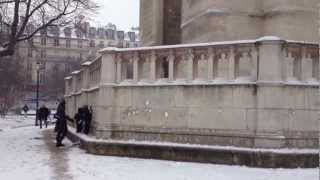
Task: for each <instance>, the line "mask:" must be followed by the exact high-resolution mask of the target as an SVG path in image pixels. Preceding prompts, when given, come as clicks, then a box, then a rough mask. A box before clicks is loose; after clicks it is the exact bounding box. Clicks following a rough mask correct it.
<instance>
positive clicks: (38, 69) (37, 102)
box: [35, 62, 40, 126]
mask: <svg viewBox="0 0 320 180" xmlns="http://www.w3.org/2000/svg"><path fill="white" fill-rule="evenodd" d="M36 70H37V90H36V122H35V125H36V126H38V119H39V117H38V109H39V84H40V77H39V76H40V62H37V65H36Z"/></svg>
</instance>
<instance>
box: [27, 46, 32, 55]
mask: <svg viewBox="0 0 320 180" xmlns="http://www.w3.org/2000/svg"><path fill="white" fill-rule="evenodd" d="M28 57H32V49H31V48H29V49H28Z"/></svg>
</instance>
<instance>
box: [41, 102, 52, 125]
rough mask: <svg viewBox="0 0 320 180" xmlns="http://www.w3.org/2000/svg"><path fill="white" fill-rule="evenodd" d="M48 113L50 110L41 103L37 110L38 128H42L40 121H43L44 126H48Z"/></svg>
mask: <svg viewBox="0 0 320 180" xmlns="http://www.w3.org/2000/svg"><path fill="white" fill-rule="evenodd" d="M49 115H50V110H49V109H48V108H47V107H46V106H45V105H43V106H42V107H41V108H40V109H39V111H38V118H39V121H40V128H42V121H43V122H44V124H45V126H46V128H47V127H48V117H49Z"/></svg>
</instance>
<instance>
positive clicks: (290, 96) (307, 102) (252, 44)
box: [66, 37, 319, 147]
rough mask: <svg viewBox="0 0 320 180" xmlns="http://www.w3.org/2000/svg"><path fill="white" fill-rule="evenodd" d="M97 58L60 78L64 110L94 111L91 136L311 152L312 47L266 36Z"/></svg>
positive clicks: (315, 49)
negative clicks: (88, 108)
mask: <svg viewBox="0 0 320 180" xmlns="http://www.w3.org/2000/svg"><path fill="white" fill-rule="evenodd" d="M100 53H101V56H100V57H98V58H97V59H96V60H94V61H92V62H86V63H84V64H83V65H82V69H81V71H76V72H74V73H72V74H71V76H70V77H68V78H66V99H67V113H68V114H69V115H70V116H73V115H74V113H75V112H76V109H77V108H79V107H81V106H83V105H89V106H92V107H93V110H94V115H93V117H94V120H93V133H94V134H96V135H97V136H100V137H102V138H115V139H128V138H129V139H130V138H133V139H137V140H157V141H173V142H188V143H200V144H221V142H222V140H221V139H219V138H222V137H224V138H227V137H229V138H230V139H228V138H227V139H226V140H225V141H224V143H222V144H226V145H236V146H247V147H252V146H254V147H302V146H306V147H316V146H317V139H316V138H317V137H316V135H315V134H316V130H315V128H314V127H317V125H316V122H317V121H316V115H315V114H316V112H317V110H319V104H318V103H317V102H316V99H317V97H316V95H317V86H319V46H318V45H317V44H315V43H306V42H292V41H285V40H281V39H279V38H276V37H265V38H261V39H258V40H247V41H232V42H216V43H205V44H184V45H172V46H156V47H141V48H127V49H118V48H107V49H104V50H102V51H101V52H100ZM190 88H191V89H190ZM141 114H143V115H141ZM212 118H213V119H212ZM163 133H165V134H167V136H165V137H162V135H163ZM208 136H209V137H212V138H213V139H215V140H213V139H205V138H208ZM240 137H241V138H240ZM239 138H240V139H239ZM217 139H218V140H217ZM242 140H243V141H245V143H241V141H242ZM219 142H220V143H219Z"/></svg>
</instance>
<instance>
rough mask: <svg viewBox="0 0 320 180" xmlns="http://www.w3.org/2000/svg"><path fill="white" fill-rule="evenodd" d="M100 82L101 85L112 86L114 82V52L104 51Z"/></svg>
mask: <svg viewBox="0 0 320 180" xmlns="http://www.w3.org/2000/svg"><path fill="white" fill-rule="evenodd" d="M101 58H102V59H101V82H100V83H102V84H113V83H115V81H116V63H115V52H114V51H106V52H104V53H103V54H102V57H101Z"/></svg>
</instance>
